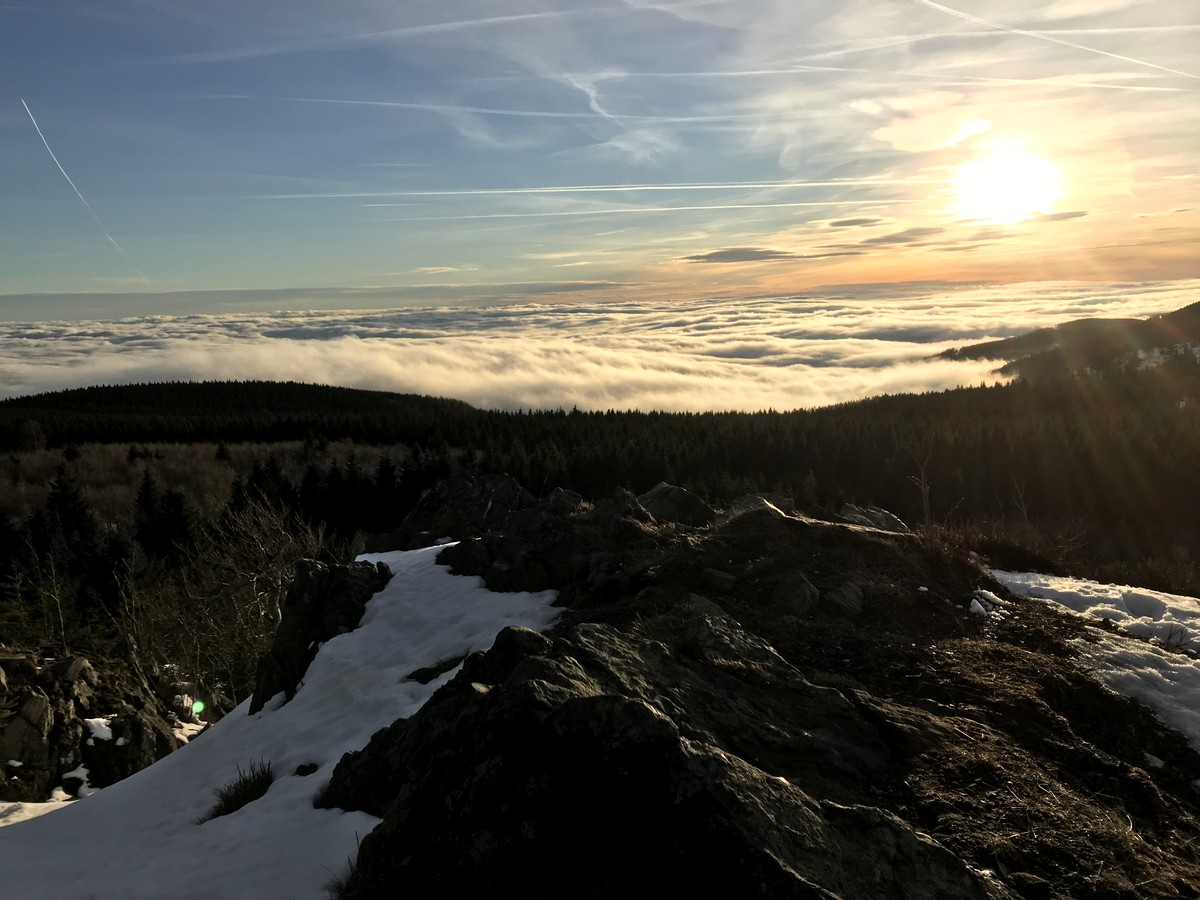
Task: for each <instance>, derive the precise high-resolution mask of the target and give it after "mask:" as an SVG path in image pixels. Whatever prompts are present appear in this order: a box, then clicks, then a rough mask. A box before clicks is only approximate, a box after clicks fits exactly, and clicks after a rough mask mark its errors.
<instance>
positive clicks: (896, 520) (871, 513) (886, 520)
mask: <svg viewBox="0 0 1200 900" xmlns="http://www.w3.org/2000/svg"><path fill="white" fill-rule="evenodd" d="M838 519H840V520H841V521H843V522H849V523H850V524H851V525H865V526H866V527H868V528H878V529H880V530H882V531H900V532H907V531H910V530H911V529H910V528H909V527H908V526H907V525H905V524H904V522H902V521H901V520H900V517H899V516H897V515H895V514H894V513H890V512H888V511H887V510H886V509H880V508H879V507H878V506H856V505H854V504H853V503H847V504H845V505H844V506H843V507H842V511H841V512H839V513H838Z"/></svg>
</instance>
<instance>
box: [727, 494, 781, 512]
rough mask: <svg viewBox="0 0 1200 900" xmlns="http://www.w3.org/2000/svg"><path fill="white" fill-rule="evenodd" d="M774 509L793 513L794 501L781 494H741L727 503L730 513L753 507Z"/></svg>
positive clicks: (745, 510)
mask: <svg viewBox="0 0 1200 900" xmlns="http://www.w3.org/2000/svg"><path fill="white" fill-rule="evenodd" d="M766 508H771V509H776V510H778V511H779V512H780V513H781V514H783V515H785V516H791V515H795V513H796V501H795V500H793V499H792V498H791V497H785V496H784V495H783V494H771V493H766V492H763V493H760V494H743V495H742V496H741V497H738V498H737V499H736V500H734V501H733V503H731V504H730V505H729V511H730V512H731V513H735V514H737V513H744V512H749V511H751V510H754V509H766Z"/></svg>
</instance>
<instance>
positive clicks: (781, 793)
mask: <svg viewBox="0 0 1200 900" xmlns="http://www.w3.org/2000/svg"><path fill="white" fill-rule="evenodd" d="M759 500H761V498H759ZM662 512H663V511H662V510H661V509H660V513H662ZM663 514H664V518H659V516H658V515H657V514H652V513H651V512H650V511H649V510H648V509H647V508H646V507H645V506H644V505H643V503H642V502H641V501H640V500H639V499H638V498H637V497H635V496H633V495H632V494H629V493H628V492H620V493H618V495H617V496H615V497H613V498H610V499H607V500H602V501H600V502H597V503H595V504H588V503H584V502H582V501H580V500H579V499H578V498H577V497H574V496H573V495H571V496H563V497H559V498H557V499H555V500H551V499H550V498H547V499H545V500H542V501H537V502H534V503H532V504H531V505H529V506H526V507H525V508H523V509H519V510H515V511H512V512H511V514H509V515H508V519H507V523H506V525H505V526H504V527H503V528H502V529H489V530H486V531H484V532H482V533H480V534H479V535H477V537H476V539H475V540H472V541H469V542H464V544H460V545H459V546H458V547H455V548H452V549H449V550H447V551H444V552H443V554H442V557H441V560H442V561H443V562H444V563H446V564H450V565H452V566H453V570H454V571H456V572H461V573H463V574H471V575H482V576H483V577H484V578H485V580H486V581H487V583H488V585H489V586H490V587H492V588H493V589H502V590H522V589H530V588H537V589H540V588H543V587H554V588H557V589H558V590H559V591H560V604H561V605H564V606H565V607H567V608H566V610H565V611H564V614H563V616H562V618H561V619H560V624H559V625H558V626H556V628H555V630H554V632H553V633H552V634H550V635H548V636H543V635H538V634H534V633H532V632H528V631H524V630H520V629H509V630H506V631H504V632H501V634H500V635H499V636H498V637H497V640H496V643H495V646H494V647H493V648H492V649H491V650H490V651H489V652H488V653H486V654H477V655H475V656H472V657H468V658H467V659H466V660H465V662H464V663H463V668H462V671H461V672H460V673H459V674H458V675H457V676H455V678H454V679H453V680H452V681H451V682H450V683H449V684H448V685H446V686H445V687H443V688H442V689H441V690H440V691H438V692H437V693H436V694H435V695H434V696H433V698H432V699H431V700H430V701H429V702H428V703H427V704H426V705H425V707H423V708H422V709H421V710H420V711H419V712H418V713H417V714H416V715H414V716H413V717H412V718H411V719H408V720H402V721H398V722H396V723H394V724H393V725H391V726H390V727H388V728H386V729H384V730H382V731H380V732H379V733H378V734H376V735H375V736H374V738H373V739H372V740H371V742H370V744H369V745H368V746H367V747H366V748H364V749H363V750H361V751H359V752H357V753H352V754H348V755H347V756H346V757H345V758H343V760H342V762H341V763H340V764H339V765H338V766H337V768H336V770H335V772H334V773H333V775H332V780H331V782H330V784H329V785H328V788H327V790H326V791H325V792H324V794H323V797H322V800H321V802H322V803H323V804H324V805H325V806H329V807H340V808H344V809H360V810H365V811H367V812H370V813H372V814H374V815H377V816H380V817H381V818H382V820H383V821H382V823H381V824H380V825H379V826H378V827H377V828H376V829H375V830H374V831H373V832H372V833H371V834H370V835H369V836H367V837H365V838H364V840H363V842H362V847H361V852H360V854H359V857H358V861H357V865H356V868H355V871H354V873H353V875H352V877H351V879H350V881H349V884H348V886H347V888H346V890H345V892H344V894H343V896H346V897H391V896H398V895H405V896H414V897H429V896H461V895H466V894H467V893H468V892H469V893H472V894H474V893H476V892H484V893H486V894H488V895H489V896H493V897H521V898H543V897H545V898H549V897H562V896H573V897H596V898H599V897H606V898H607V897H613V896H621V895H627V896H630V897H645V896H663V897H670V896H694V897H709V896H731V897H806V898H807V897H820V898H832V897H840V898H892V897H895V898H914V900H915V898H936V897H946V898H951V897H955V898H957V897H964V898H971V897H1017V896H1020V897H1051V898H1053V897H1064V898H1065V897H1071V898H1085V897H1086V898H1112V897H1121V898H1128V900H1135V898H1137V900H1141V898H1154V900H1158V898H1181V897H1197V896H1200V805H1198V802H1197V801H1198V797H1200V794H1198V793H1197V789H1196V788H1195V787H1194V786H1193V781H1195V780H1197V779H1200V756H1198V755H1197V754H1196V752H1195V751H1194V750H1193V749H1192V748H1191V747H1190V746H1189V745H1188V744H1187V742H1186V741H1185V740H1184V739H1183V738H1182V737H1181V736H1179V735H1178V734H1177V733H1175V732H1172V731H1170V730H1169V729H1167V728H1165V727H1164V726H1163V725H1162V724H1161V723H1160V722H1158V721H1157V720H1156V719H1155V717H1154V716H1153V715H1151V714H1150V713H1149V712H1148V711H1147V710H1146V709H1145V708H1144V707H1142V706H1140V705H1139V704H1137V703H1135V702H1133V701H1131V700H1128V699H1126V698H1123V697H1120V696H1118V695H1116V694H1114V693H1113V692H1111V691H1109V690H1108V689H1106V688H1104V687H1102V686H1101V685H1100V684H1099V683H1097V682H1096V681H1095V680H1093V679H1092V678H1091V677H1090V676H1089V674H1088V672H1087V671H1086V669H1085V668H1084V667H1083V665H1081V664H1080V663H1079V662H1078V661H1077V652H1076V650H1075V649H1074V646H1075V645H1076V643H1077V642H1079V641H1083V640H1087V639H1088V636H1089V630H1090V629H1091V628H1092V626H1089V625H1087V624H1084V623H1082V622H1081V621H1080V620H1078V619H1076V618H1073V617H1069V616H1067V615H1064V614H1062V613H1059V612H1057V611H1055V610H1054V609H1052V608H1051V607H1050V606H1049V605H1047V604H1044V603H1041V602H1037V601H1025V600H1021V599H1020V598H1015V597H1012V596H1011V595H1009V594H1008V593H1007V592H1006V591H1005V590H1004V588H1003V587H1001V586H1000V585H998V584H997V583H996V582H994V581H993V580H992V579H991V578H990V576H989V575H988V574H987V572H986V571H985V570H984V569H982V568H981V567H980V566H979V565H978V563H977V561H976V560H975V558H973V557H972V556H971V555H970V554H968V553H967V552H965V550H962V549H960V548H956V547H954V546H950V545H947V544H944V543H940V542H939V539H937V538H935V537H929V536H922V535H919V534H912V533H905V532H901V531H898V530H894V529H885V528H881V527H880V525H881V522H879V521H872V522H868V523H863V524H838V523H831V522H824V521H817V520H813V519H808V518H804V517H802V516H796V515H789V514H787V513H785V511H784V510H783V509H782V508H781V507H780V506H778V505H776V504H775V503H774V502H767V501H761V502H758V501H755V500H754V499H753V498H751V500H750V501H747V502H742V503H740V504H739V505H738V506H737V507H736V508H734V509H731V510H728V511H726V512H725V513H723V514H720V515H718V516H717V518H715V519H713V520H712V521H711V522H709V523H707V524H703V525H690V524H687V523H685V522H681V521H677V520H675V521H672V520H671V519H669V518H667V517H665V513H663ZM981 589H986V590H988V591H990V592H991V593H992V594H994V595H995V596H996V597H999V598H1001V600H1002V606H1001V608H1000V609H1001V611H1000V612H999V613H997V614H995V615H990V616H986V617H981V616H979V615H973V614H972V613H971V612H970V607H971V604H972V601H973V600H974V599H976V597H977V592H978V591H979V590H981ZM414 674H416V673H414ZM1159 763H1161V765H1159ZM1196 783H1198V784H1200V781H1197V782H1196Z"/></svg>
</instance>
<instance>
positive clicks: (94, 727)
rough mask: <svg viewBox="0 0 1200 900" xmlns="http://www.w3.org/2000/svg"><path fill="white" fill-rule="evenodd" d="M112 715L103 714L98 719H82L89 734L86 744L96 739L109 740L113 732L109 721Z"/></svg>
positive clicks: (94, 741)
mask: <svg viewBox="0 0 1200 900" xmlns="http://www.w3.org/2000/svg"><path fill="white" fill-rule="evenodd" d="M112 718H113V717H112V716H103V717H101V718H98V719H84V720H83V724H84V725H86V726H87V730H88V731H89V732H90V736H89V737H88V739H87V742H88V746H91V745H93V744H95V743H96V741H111V740H112V739H113V733H112V728H111V727H110V726H111V723H112Z"/></svg>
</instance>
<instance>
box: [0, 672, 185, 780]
mask: <svg viewBox="0 0 1200 900" xmlns="http://www.w3.org/2000/svg"><path fill="white" fill-rule="evenodd" d="M0 673H3V677H2V678H0V766H3V770H2V771H3V774H4V778H3V781H2V782H0V800H22V801H40V800H45V799H47V798H48V797H49V795H50V793H51V791H52V790H53V789H54V788H57V787H61V788H63V789H64V790H65V791H66V793H68V794H70V795H72V796H76V795H79V794H83V793H86V792H87V791H89V790H92V789H96V788H102V787H107V786H108V785H110V784H113V783H114V782H116V781H119V780H121V779H122V778H126V777H128V776H129V775H132V774H133V773H134V772H137V771H139V770H141V769H144V768H145V767H146V766H148V765H150V764H152V763H154V762H156V761H157V760H159V759H161V758H162V757H163V756H165V755H167V754H168V753H170V752H171V751H172V750H174V749H176V748H177V747H179V746H180V744H181V743H182V741H181V740H180V739H179V738H178V737H177V736H176V735H175V733H174V727H173V726H174V723H175V721H176V719H175V716H174V713H173V712H172V711H171V709H170V708H169V707H168V705H167V704H166V703H165V702H164V701H163V700H162V698H161V697H160V696H159V694H158V692H157V691H155V690H154V689H153V688H152V686H151V685H150V683H149V682H148V681H147V679H146V678H145V677H144V676H143V675H142V674H141V673H140V672H139V671H138V670H137V669H136V668H134V667H132V666H130V665H129V664H127V663H125V662H122V661H118V660H101V659H99V658H94V659H92V660H89V659H85V658H83V657H67V658H65V659H45V658H42V657H40V656H38V655H36V654H32V653H25V652H19V651H3V650H0Z"/></svg>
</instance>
